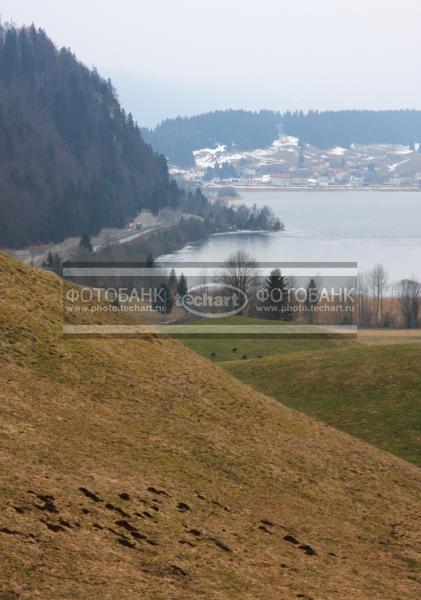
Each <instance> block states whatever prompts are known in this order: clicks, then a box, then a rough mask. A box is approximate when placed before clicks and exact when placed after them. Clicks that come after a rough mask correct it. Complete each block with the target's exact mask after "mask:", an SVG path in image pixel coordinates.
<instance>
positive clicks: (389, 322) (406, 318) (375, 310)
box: [358, 263, 421, 329]
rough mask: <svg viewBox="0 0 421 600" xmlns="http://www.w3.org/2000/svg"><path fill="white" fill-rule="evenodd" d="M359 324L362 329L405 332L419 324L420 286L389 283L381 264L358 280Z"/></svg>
mask: <svg viewBox="0 0 421 600" xmlns="http://www.w3.org/2000/svg"><path fill="white" fill-rule="evenodd" d="M358 300H359V302H358V304H359V322H360V324H361V325H365V326H370V325H371V326H375V327H396V326H399V325H403V326H404V327H406V328H409V329H410V328H414V327H418V326H419V324H420V315H419V313H420V301H421V283H420V282H418V281H417V280H416V279H415V278H411V279H402V280H400V281H398V282H392V281H391V280H390V278H389V275H388V273H387V271H386V270H385V268H384V267H383V265H382V264H380V263H378V264H377V265H376V266H375V267H374V268H373V269H372V270H371V271H369V272H366V273H362V274H360V275H359V277H358Z"/></svg>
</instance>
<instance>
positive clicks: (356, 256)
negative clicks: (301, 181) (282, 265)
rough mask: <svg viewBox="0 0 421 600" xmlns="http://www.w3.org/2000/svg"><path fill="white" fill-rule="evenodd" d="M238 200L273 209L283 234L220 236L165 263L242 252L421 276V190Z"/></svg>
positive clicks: (262, 194)
mask: <svg viewBox="0 0 421 600" xmlns="http://www.w3.org/2000/svg"><path fill="white" fill-rule="evenodd" d="M238 202H243V203H245V204H247V205H253V204H257V205H258V206H263V205H265V204H266V205H268V206H270V207H271V208H272V209H273V211H274V212H275V214H276V215H277V216H278V217H279V218H280V219H281V220H282V221H283V222H284V224H285V231H281V232H270V233H265V232H262V233H260V232H257V233H255V232H253V233H247V232H240V233H227V234H218V235H213V236H211V237H209V238H208V239H207V240H204V241H202V242H200V243H198V244H195V245H190V246H187V247H185V248H183V249H182V250H180V251H179V252H177V253H174V254H171V255H168V256H166V257H165V259H166V260H177V261H189V260H190V261H222V260H224V259H226V258H227V256H228V255H229V254H231V253H232V252H235V251H236V250H238V249H240V248H241V249H244V250H246V251H247V252H249V253H250V254H251V255H252V256H253V257H254V258H256V260H258V261H272V260H273V261H280V262H295V261H317V262H318V261H352V262H354V261H355V262H357V263H358V269H359V271H364V270H366V269H370V268H371V267H373V266H374V265H375V264H376V263H378V262H381V263H382V264H383V265H384V266H385V268H386V269H387V271H388V273H389V275H390V277H391V279H393V280H398V279H402V278H403V277H410V276H412V275H414V276H416V277H419V278H421V192H370V191H364V192H277V191H258V190H257V191H254V190H248V191H244V192H241V198H239V199H238Z"/></svg>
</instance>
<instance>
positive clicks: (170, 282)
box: [168, 269, 177, 291]
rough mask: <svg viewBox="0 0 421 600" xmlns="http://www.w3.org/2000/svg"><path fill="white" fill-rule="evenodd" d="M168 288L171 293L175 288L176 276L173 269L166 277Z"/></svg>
mask: <svg viewBox="0 0 421 600" xmlns="http://www.w3.org/2000/svg"><path fill="white" fill-rule="evenodd" d="M168 287H169V288H170V290H171V291H174V290H175V289H176V288H177V275H176V273H175V269H171V272H170V275H169V277H168Z"/></svg>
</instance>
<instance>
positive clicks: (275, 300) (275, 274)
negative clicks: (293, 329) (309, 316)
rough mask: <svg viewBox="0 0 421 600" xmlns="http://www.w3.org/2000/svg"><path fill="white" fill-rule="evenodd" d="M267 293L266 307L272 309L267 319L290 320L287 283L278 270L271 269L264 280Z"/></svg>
mask: <svg viewBox="0 0 421 600" xmlns="http://www.w3.org/2000/svg"><path fill="white" fill-rule="evenodd" d="M266 289H267V292H268V296H269V297H268V300H267V305H268V306H270V307H272V310H271V312H270V313H268V316H269V317H272V318H274V319H283V320H290V318H291V315H290V313H289V311H288V310H287V293H288V282H287V279H286V277H284V276H283V275H282V273H281V271H280V270H279V269H273V271H271V273H270V275H269V277H268V278H267V280H266Z"/></svg>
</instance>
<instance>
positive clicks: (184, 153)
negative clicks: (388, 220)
mask: <svg viewBox="0 0 421 600" xmlns="http://www.w3.org/2000/svg"><path fill="white" fill-rule="evenodd" d="M279 132H283V133H284V134H286V135H290V136H294V137H297V138H299V139H300V140H301V141H302V142H303V143H308V144H311V145H313V146H316V147H318V148H332V147H335V146H343V147H349V146H350V145H351V144H353V143H355V144H404V145H410V144H413V143H414V142H421V111H417V110H386V111H369V110H345V111H336V112H335V111H328V112H318V111H310V112H308V113H303V112H302V111H297V112H294V113H291V112H286V113H284V114H281V113H278V112H273V111H267V110H266V111H260V112H249V111H244V110H227V111H216V112H212V113H206V114H202V115H198V116H195V117H190V118H188V117H183V118H181V117H179V118H177V119H167V120H166V121H163V122H162V123H161V124H160V125H158V126H157V127H156V129H154V130H153V131H151V130H144V131H143V135H144V136H145V139H147V140H148V141H149V142H150V143H151V144H152V146H153V147H154V148H155V150H157V151H159V152H162V153H163V154H164V155H165V156H166V157H167V158H168V159H169V160H170V161H172V162H174V163H175V164H178V165H180V166H183V167H189V166H192V165H194V157H193V151H194V150H200V149H202V148H214V147H215V146H217V145H219V144H224V145H226V146H227V147H228V149H238V150H255V149H257V148H264V147H265V146H269V145H270V144H271V143H272V142H273V141H274V140H275V139H276V138H277V137H278V134H279Z"/></svg>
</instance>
